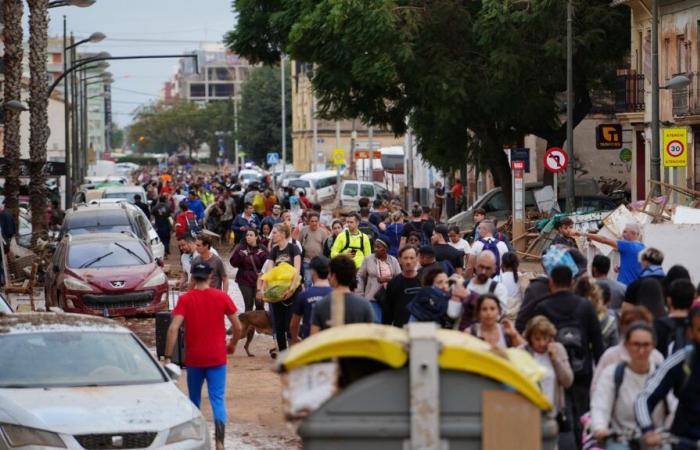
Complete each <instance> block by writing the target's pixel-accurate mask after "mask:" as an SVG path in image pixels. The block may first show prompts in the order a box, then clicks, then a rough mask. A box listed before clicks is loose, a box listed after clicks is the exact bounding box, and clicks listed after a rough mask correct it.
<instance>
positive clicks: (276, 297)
mask: <svg viewBox="0 0 700 450" xmlns="http://www.w3.org/2000/svg"><path fill="white" fill-rule="evenodd" d="M296 274H297V272H296V270H295V269H294V266H292V265H291V264H289V263H286V262H283V263H279V264H278V265H277V266H275V267H273V268H272V269H271V270H270V271H269V272H267V273H264V274H262V275H261V276H260V279H261V280H263V281H267V288H266V289H265V292H263V300H264V301H266V302H270V303H276V302H281V301H283V300H286V298H284V297H283V294H284V293H285V292H286V291H287V290H288V289H289V288H290V286H291V288H292V289H291V291H292V292H293V291H294V290H295V289H296V288H297V287H299V284H300V283H301V277H296ZM295 277H296V281H295V280H294V279H295ZM293 282H294V283H293Z"/></svg>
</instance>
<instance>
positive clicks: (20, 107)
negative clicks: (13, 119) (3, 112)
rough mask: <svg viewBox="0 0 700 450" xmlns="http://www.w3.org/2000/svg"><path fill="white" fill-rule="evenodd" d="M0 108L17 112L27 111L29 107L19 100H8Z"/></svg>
mask: <svg viewBox="0 0 700 450" xmlns="http://www.w3.org/2000/svg"><path fill="white" fill-rule="evenodd" d="M2 106H3V108H5V109H10V110H12V111H17V112H22V111H29V107H28V106H27V105H25V104H24V103H22V102H21V101H19V100H8V101H6V102H5V103H3V104H2Z"/></svg>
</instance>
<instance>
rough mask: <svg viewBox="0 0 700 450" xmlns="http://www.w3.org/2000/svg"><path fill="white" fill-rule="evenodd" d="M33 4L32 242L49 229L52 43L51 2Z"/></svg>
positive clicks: (36, 0)
mask: <svg viewBox="0 0 700 450" xmlns="http://www.w3.org/2000/svg"><path fill="white" fill-rule="evenodd" d="M27 3H28V4H29V82H30V90H29V111H30V116H29V177H30V181H29V207H30V209H31V212H32V245H33V244H34V243H36V239H37V237H40V236H41V237H44V238H45V236H44V234H45V233H46V229H47V225H48V224H47V217H46V210H47V206H48V205H47V198H46V175H45V173H44V166H45V165H46V143H47V142H48V140H49V125H48V121H49V119H48V113H47V109H48V104H49V99H48V91H49V84H48V82H47V80H46V59H47V57H46V49H47V46H48V29H49V2H48V0H28V1H27Z"/></svg>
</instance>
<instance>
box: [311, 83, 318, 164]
mask: <svg viewBox="0 0 700 450" xmlns="http://www.w3.org/2000/svg"><path fill="white" fill-rule="evenodd" d="M311 127H312V130H311V135H312V138H313V140H314V141H313V143H312V144H311V151H312V152H313V155H312V156H311V158H309V165H310V166H311V168H310V172H315V171H316V170H318V119H316V96H315V95H314V91H313V88H311Z"/></svg>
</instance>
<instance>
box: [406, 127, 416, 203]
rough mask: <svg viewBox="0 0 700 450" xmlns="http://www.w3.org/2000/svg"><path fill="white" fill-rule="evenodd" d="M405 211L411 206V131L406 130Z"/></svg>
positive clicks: (409, 129)
mask: <svg viewBox="0 0 700 450" xmlns="http://www.w3.org/2000/svg"><path fill="white" fill-rule="evenodd" d="M405 153H406V209H407V210H410V209H411V205H413V167H414V166H413V130H412V129H411V128H410V127H409V128H408V129H407V130H406V152H405Z"/></svg>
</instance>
